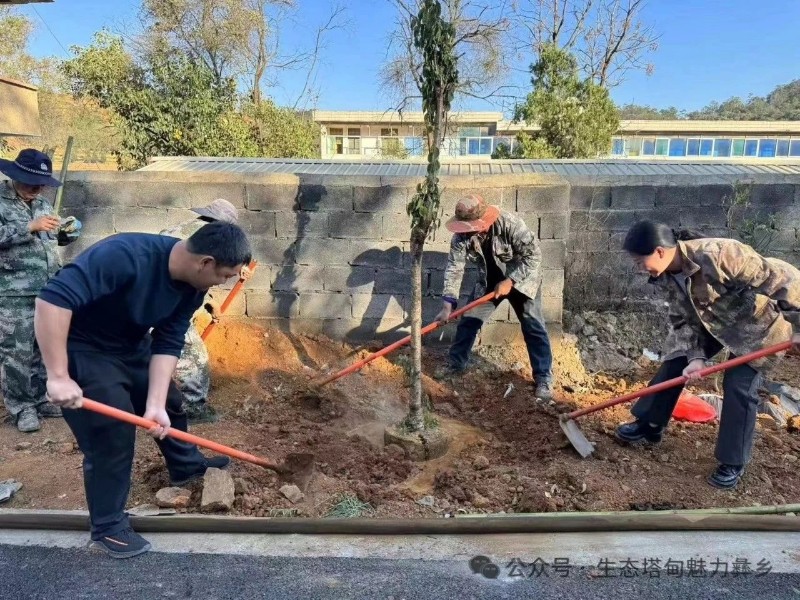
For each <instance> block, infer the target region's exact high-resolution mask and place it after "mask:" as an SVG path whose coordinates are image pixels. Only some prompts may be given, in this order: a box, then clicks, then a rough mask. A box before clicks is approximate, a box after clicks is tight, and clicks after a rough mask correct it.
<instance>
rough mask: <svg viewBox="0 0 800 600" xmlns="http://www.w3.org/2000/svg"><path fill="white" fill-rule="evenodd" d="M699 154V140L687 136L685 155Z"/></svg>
mask: <svg viewBox="0 0 800 600" xmlns="http://www.w3.org/2000/svg"><path fill="white" fill-rule="evenodd" d="M699 155H700V140H698V139H697V138H689V142H688V143H687V144H686V156H699Z"/></svg>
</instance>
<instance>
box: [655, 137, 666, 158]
mask: <svg viewBox="0 0 800 600" xmlns="http://www.w3.org/2000/svg"><path fill="white" fill-rule="evenodd" d="M656 156H669V138H658V139H656Z"/></svg>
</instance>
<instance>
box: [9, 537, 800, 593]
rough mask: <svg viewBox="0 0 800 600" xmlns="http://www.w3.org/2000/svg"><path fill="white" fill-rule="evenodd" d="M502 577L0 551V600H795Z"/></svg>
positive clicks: (755, 589) (782, 587)
mask: <svg viewBox="0 0 800 600" xmlns="http://www.w3.org/2000/svg"><path fill="white" fill-rule="evenodd" d="M505 573H506V572H505V571H504V572H503V574H502V575H501V578H500V579H496V580H491V579H486V578H485V577H483V576H482V575H474V574H473V573H472V571H471V570H470V569H469V566H468V565H467V564H462V563H461V562H452V561H419V560H417V561H411V560H378V559H363V558H265V557H248V556H231V555H209V554H160V553H155V552H153V553H149V554H147V555H145V556H142V557H138V558H135V559H131V560H127V561H115V560H112V559H109V558H106V557H105V556H102V555H99V554H94V553H90V552H88V551H86V550H83V549H76V548H72V549H58V548H42V547H19V546H6V545H0V598H2V599H4V600H16V599H26V600H36V599H47V600H52V599H53V598H69V599H92V600H94V599H97V600H100V599H103V600H105V599H127V598H131V599H134V598H135V599H137V600H139V599H141V600H151V599H152V600H156V599H158V600H160V599H164V598H178V599H183V598H192V599H194V600H198V599H200V600H206V599H214V600H222V599H231V600H234V599H235V600H250V599H259V600H262V599H269V600H271V599H276V600H305V599H315V600H343V599H362V598H363V599H365V600H412V599H413V600H423V599H428V598H430V599H432V600H433V599H435V600H449V599H458V600H471V599H474V600H479V599H480V600H484V599H487V600H488V599H504V600H505V599H508V600H512V599H518V598H536V599H542V598H546V599H554V600H556V599H558V600H561V599H563V600H582V599H586V600H590V599H591V600H605V599H608V600H612V599H613V600H619V599H621V598H637V599H642V598H652V599H653V600H673V599H674V600H688V599H692V600H716V599H725V600H733V599H736V600H739V599H742V600H753V599H760V600H767V599H769V600H800V574H768V575H764V576H762V577H756V576H754V575H750V576H740V577H737V578H734V577H730V576H729V577H728V578H724V579H690V578H685V577H684V578H677V577H662V578H660V579H649V578H645V577H643V576H639V577H634V578H629V579H623V578H619V579H617V578H614V579H600V578H595V577H589V573H588V571H586V570H582V571H575V572H573V573H572V574H571V575H570V576H569V577H566V578H560V577H550V578H547V579H525V580H519V579H516V578H514V579H509V578H507V577H506V575H505Z"/></svg>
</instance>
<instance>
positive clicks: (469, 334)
mask: <svg viewBox="0 0 800 600" xmlns="http://www.w3.org/2000/svg"><path fill="white" fill-rule="evenodd" d="M445 226H446V227H447V229H448V230H449V231H451V232H453V239H452V241H451V242H450V257H449V259H448V262H447V269H446V270H445V274H444V291H443V292H442V300H443V305H442V310H441V312H440V313H439V314H438V315H437V316H436V320H437V321H447V319H448V318H449V317H450V313H451V312H452V311H453V309H454V308H455V307H456V306H457V305H458V297H459V292H460V290H461V281H462V279H463V277H464V268H465V266H466V262H467V260H469V261H470V262H473V263H476V265H477V267H478V282H477V283H476V284H475V288H474V289H473V290H470V292H471V293H470V295H471V297H472V299H473V300H474V299H476V298H480V297H481V296H484V295H485V294H486V293H487V291H488V290H494V294H495V295H494V300H493V301H492V302H487V303H486V304H482V305H481V306H478V307H476V308H474V309H473V310H471V311H469V312H468V313H467V314H466V315H464V316H463V317H462V318H461V320H460V321H459V322H458V327H457V329H456V338H455V341H454V342H453V345H452V346H451V347H450V354H449V361H448V363H449V364H448V365H447V367H446V369H445V370H444V371H445V372H444V373H442V375H445V376H447V375H457V374H459V373H461V372H463V371H464V369H465V368H466V366H467V361H468V360H469V355H470V352H471V351H472V346H473V344H474V343H475V338H476V337H477V335H478V332H479V331H480V329H481V327H482V326H483V323H484V322H485V321H486V319H488V318H489V317H490V316H491V314H492V313H493V312H494V310H495V308H497V306H498V305H499V304H500V303H501V302H502V301H503V300H508V301H509V303H510V304H511V308H513V309H514V312H515V313H516V315H517V318H518V319H519V322H520V326H521V327H522V334H523V337H524V339H525V345H526V346H527V348H528V357H529V358H530V362H531V370H532V371H533V379H534V383H535V394H536V397H538V398H542V399H546V400H549V399H550V398H552V396H553V390H552V388H553V384H552V372H551V368H552V362H553V357H552V352H551V350H550V338H549V337H548V335H547V329H546V328H545V326H544V319H543V318H542V308H541V306H542V296H541V281H542V272H541V263H542V253H541V251H540V250H539V245H538V244H537V243H536V236H535V235H534V234H533V232H531V230H530V229H528V227H527V225H525V222H524V221H523V220H522V219H520V218H519V217H518V216H517V215H514V214H512V213H509V212H505V211H501V210H500V209H499V208H498V207H497V206H493V205H490V204H487V203H486V201H485V200H484V199H483V198H482V197H481V196H479V195H478V194H471V195H469V196H466V197H464V198H462V199H461V200H459V201H458V203H457V204H456V214H455V216H454V217H453V218H451V219H450V220H448V221H447V223H446V224H445Z"/></svg>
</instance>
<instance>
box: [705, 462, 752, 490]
mask: <svg viewBox="0 0 800 600" xmlns="http://www.w3.org/2000/svg"><path fill="white" fill-rule="evenodd" d="M742 475H744V466H743V465H719V466H718V467H717V469H716V470H715V471H714V472H713V473H711V475H709V476H708V477H707V478H706V481H708V483H709V484H710V485H713V486H714V487H715V488H720V489H723V490H730V489H732V488H735V487H736V484H738V483H739V480H740V479H741V478H742Z"/></svg>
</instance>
